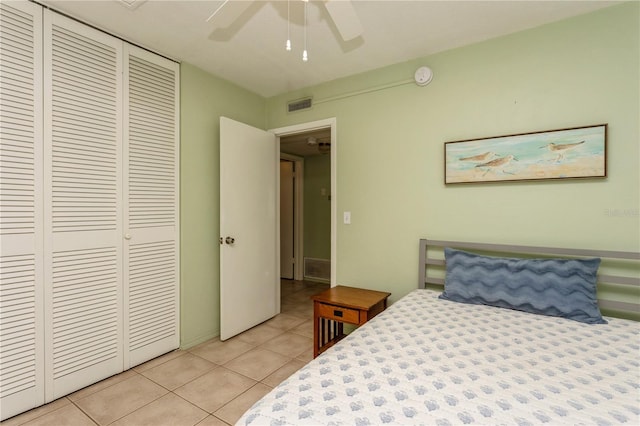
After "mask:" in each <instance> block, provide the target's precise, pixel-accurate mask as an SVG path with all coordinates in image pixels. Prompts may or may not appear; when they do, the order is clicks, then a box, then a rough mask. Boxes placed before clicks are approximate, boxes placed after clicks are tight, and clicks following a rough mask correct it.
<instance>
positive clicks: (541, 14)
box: [40, 0, 619, 97]
mask: <svg viewBox="0 0 640 426" xmlns="http://www.w3.org/2000/svg"><path fill="white" fill-rule="evenodd" d="M132 1H133V0H123V1H120V0H85V1H81V0H74V1H69V0H65V1H58V0H40V3H42V4H46V5H49V6H51V7H52V8H54V9H57V10H59V11H62V12H64V13H67V14H68V15H70V16H73V17H76V18H78V19H80V20H82V21H85V22H87V23H90V24H92V25H94V26H96V27H99V28H102V29H105V30H107V31H108V32H110V33H112V34H115V35H118V36H120V37H122V38H124V39H126V40H129V41H131V42H133V43H136V44H138V45H140V46H143V47H146V48H148V49H150V50H153V51H155V52H157V53H160V54H163V55H165V56H168V57H171V58H173V59H176V60H179V61H185V62H189V63H191V64H193V65H196V66H197V67H199V68H201V69H203V70H206V71H208V72H210V73H212V74H215V75H217V76H219V77H222V78H224V79H226V80H229V81H231V82H234V83H236V84H238V85H239V86H241V87H244V88H246V89H249V90H251V91H252V92H255V93H257V94H259V95H262V96H265V97H270V96H274V95H278V94H281V93H285V92H288V91H291V90H295V89H299V88H302V87H306V86H310V85H315V84H318V83H322V82H325V81H330V80H333V79H336V78H340V77H344V76H347V75H352V74H357V73H360V72H364V71H368V70H372V69H375V68H380V67H383V66H386V65H391V64H394V63H399V62H404V61H407V60H411V59H416V58H419V57H423V56H427V55H430V54H433V53H436V52H440V51H443V50H447V49H451V48H455V47H460V46H463V45H467V44H471V43H475V42H478V41H482V40H486V39H489V38H493V37H497V36H500V35H504V34H509V33H513V32H516V31H520V30H523V29H526V28H532V27H536V26H539V25H543V24H545V23H548V22H552V21H557V20H561V19H564V18H567V17H570V16H574V15H579V14H583V13H587V12H591V11H594V10H596V9H600V8H602V7H606V6H610V5H613V4H616V3H619V2H611V1H594V0H589V1H575V0H563V1H540V0H538V1H524V0H509V1H486V0H473V1H454V0H449V1H444V0H441V1H426V0H421V1H415V0H414V1H400V0H393V1H392V0H386V1H369V0H354V2H353V3H354V8H355V10H356V13H357V15H358V16H359V18H360V21H361V23H362V26H363V28H364V33H363V34H362V36H360V37H358V38H356V39H354V40H351V41H349V42H344V41H342V39H341V38H340V35H339V33H338V32H337V30H336V28H335V26H334V25H333V22H332V21H331V20H330V18H329V15H328V13H327V11H326V9H325V8H324V5H323V2H322V1H314V0H312V1H310V3H309V6H308V24H307V25H308V27H307V49H308V51H309V61H308V62H303V61H302V59H301V57H302V40H303V25H302V24H303V21H304V6H303V5H304V3H303V2H302V1H301V0H291V3H290V13H291V41H292V43H293V50H292V51H291V52H287V51H286V50H285V48H284V47H285V40H286V37H287V1H264V0H257V1H255V2H254V4H252V5H251V6H250V7H249V8H248V9H247V10H246V11H245V12H244V13H243V14H242V15H241V16H240V17H239V18H238V20H237V21H236V22H235V23H234V24H233V25H231V26H230V27H229V28H227V29H216V30H215V31H214V30H213V27H212V25H211V24H209V23H207V22H206V19H207V18H208V17H209V16H210V15H211V14H212V13H213V12H214V11H215V10H216V9H217V8H218V7H219V6H220V5H221V4H222V3H223V2H222V1H219V0H201V1H190V0H173V1H167V0H163V1H161V0H147V1H143V2H141V4H139V5H138V6H137V7H136V8H133V9H131V8H128V7H126V6H124V5H123V4H122V3H123V2H124V3H132ZM232 1H237V0H232ZM426 65H428V64H426Z"/></svg>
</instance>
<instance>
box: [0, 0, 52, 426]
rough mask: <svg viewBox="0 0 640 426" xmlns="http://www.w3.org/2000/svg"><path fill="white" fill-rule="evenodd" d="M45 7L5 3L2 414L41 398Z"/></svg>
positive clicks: (0, 119) (1, 39) (0, 66)
mask: <svg viewBox="0 0 640 426" xmlns="http://www.w3.org/2000/svg"><path fill="white" fill-rule="evenodd" d="M41 40H42V8H41V7H40V6H38V5H36V4H34V3H27V2H26V1H25V2H0V342H1V344H0V420H4V419H6V418H7V417H11V416H13V415H15V414H18V413H20V412H22V411H24V410H27V409H29V408H32V407H35V406H38V405H40V404H42V403H44V333H43V327H44V321H43V286H42V274H43V243H42V235H43V229H42V202H43V199H42V198H43V197H42V43H41Z"/></svg>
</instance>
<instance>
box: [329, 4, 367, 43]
mask: <svg viewBox="0 0 640 426" xmlns="http://www.w3.org/2000/svg"><path fill="white" fill-rule="evenodd" d="M324 5H325V7H326V8H327V11H328V12H329V15H330V16H331V19H333V23H334V24H335V26H336V28H337V29H338V31H339V32H340V35H341V36H342V39H343V40H344V41H349V40H351V39H354V38H356V37H358V36H359V35H362V24H360V19H359V18H358V15H357V14H356V11H355V9H354V8H353V4H352V3H351V1H350V0H324Z"/></svg>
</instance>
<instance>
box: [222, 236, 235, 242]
mask: <svg viewBox="0 0 640 426" xmlns="http://www.w3.org/2000/svg"><path fill="white" fill-rule="evenodd" d="M224 242H225V243H227V244H233V243H235V242H236V239H235V238H233V237H227V238H225V239H224Z"/></svg>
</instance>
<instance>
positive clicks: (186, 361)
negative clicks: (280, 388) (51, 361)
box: [2, 280, 329, 426]
mask: <svg viewBox="0 0 640 426" xmlns="http://www.w3.org/2000/svg"><path fill="white" fill-rule="evenodd" d="M328 287H329V285H328V284H320V283H312V282H305V281H288V280H282V285H281V295H282V297H281V313H280V314H279V315H277V316H276V317H274V318H272V319H271V320H269V321H266V322H264V323H262V324H260V325H257V326H256V327H254V328H252V329H250V330H247V331H245V332H244V333H242V334H240V335H238V336H236V337H234V338H232V339H229V340H227V341H225V342H222V341H220V340H219V339H217V338H216V339H212V340H210V341H208V342H205V343H202V344H200V345H198V346H195V347H193V348H190V349H188V350H177V351H174V352H170V353H168V354H165V355H163V356H160V357H158V358H156V359H153V360H151V361H149V362H146V363H144V364H141V365H139V366H137V367H135V368H133V369H131V370H128V371H125V372H124V373H121V374H118V375H116V376H113V377H110V378H108V379H106V380H103V381H101V382H99V383H96V384H94V385H91V386H89V387H86V388H84V389H81V390H79V391H77V392H75V393H73V394H71V395H68V396H66V397H63V398H60V399H58V400H56V401H53V402H51V403H49V404H47V405H44V406H42V407H39V408H35V409H33V410H31V411H27V412H26V413H23V414H20V415H18V416H15V417H13V418H10V419H8V420H6V421H4V422H2V426H16V425H28V426H41V425H42V426H44V425H55V426H62V425H73V426H75V425H78V426H82V425H88V426H95V425H100V426H103V425H118V426H127V425H135V426H142V425H153V426H162V425H179V426H192V425H198V426H215V425H227V424H234V423H235V422H236V421H237V420H238V419H239V418H240V416H241V415H242V414H243V413H244V412H245V411H246V410H247V409H249V407H251V405H253V403H254V402H255V401H257V400H258V399H260V398H261V397H262V396H263V395H265V394H266V393H267V392H269V391H270V390H271V389H272V388H273V387H274V386H276V385H277V384H279V383H280V382H282V381H283V380H284V379H286V378H287V377H289V376H290V375H291V374H293V373H294V372H295V371H297V370H298V369H299V368H300V367H302V366H303V365H305V364H306V363H307V362H309V361H310V360H311V359H312V358H313V343H312V340H313V303H312V302H311V300H310V296H312V295H314V294H316V293H318V292H320V291H322V290H324V289H326V288H328Z"/></svg>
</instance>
